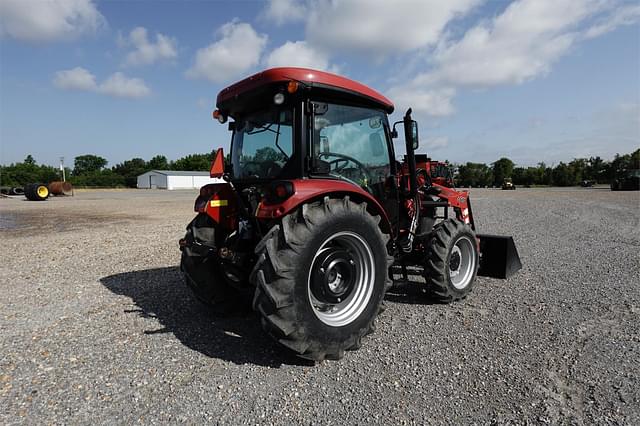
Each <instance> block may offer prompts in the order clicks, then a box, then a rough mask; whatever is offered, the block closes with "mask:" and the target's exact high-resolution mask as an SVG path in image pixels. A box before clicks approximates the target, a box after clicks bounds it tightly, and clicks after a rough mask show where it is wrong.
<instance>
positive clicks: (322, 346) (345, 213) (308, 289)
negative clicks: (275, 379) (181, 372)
mask: <svg viewBox="0 0 640 426" xmlns="http://www.w3.org/2000/svg"><path fill="white" fill-rule="evenodd" d="M379 222H380V218H379V217H378V216H372V215H371V214H370V213H369V212H367V210H366V204H364V203H363V204H356V203H354V202H352V201H350V200H349V197H345V198H344V199H329V198H328V197H327V198H325V199H324V200H323V201H321V202H314V203H311V204H305V205H303V206H302V207H301V208H300V209H298V210H297V211H296V212H294V213H291V214H289V215H287V216H285V217H284V218H283V220H282V222H281V223H280V224H279V225H276V226H274V227H273V228H272V229H271V230H270V231H269V232H268V234H267V235H266V236H265V237H264V238H263V240H262V241H261V242H260V243H259V244H258V246H257V247H256V253H257V254H258V262H257V264H256V266H255V268H254V270H253V272H252V275H251V278H252V281H253V282H254V284H255V286H256V292H255V296H254V301H253V308H254V310H255V311H256V312H257V313H258V315H259V316H260V319H261V323H262V327H263V328H264V330H265V331H266V332H267V333H268V334H270V335H271V336H272V337H273V338H275V339H276V340H277V341H278V342H279V343H280V344H282V345H284V346H286V347H287V348H289V349H291V350H293V351H294V352H295V353H296V354H298V356H300V357H303V358H306V359H311V360H314V361H321V360H323V359H340V358H342V357H343V356H344V351H345V350H354V349H357V348H359V347H360V344H361V339H362V338H363V337H364V336H365V335H367V334H369V333H371V332H373V330H374V326H375V324H374V322H375V318H376V317H377V315H378V314H379V313H380V311H381V308H382V301H383V298H384V294H385V292H386V291H387V289H388V288H389V287H390V286H391V280H390V278H389V274H388V270H389V267H390V266H391V263H392V262H393V258H392V257H390V256H389V255H388V252H387V248H386V243H387V242H388V241H389V236H388V235H386V234H384V233H383V232H382V231H381V229H380V227H379V226H378V224H379Z"/></svg>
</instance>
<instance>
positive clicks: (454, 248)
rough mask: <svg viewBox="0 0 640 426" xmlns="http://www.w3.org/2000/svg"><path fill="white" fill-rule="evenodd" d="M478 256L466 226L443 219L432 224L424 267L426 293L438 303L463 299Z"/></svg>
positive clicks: (476, 247) (468, 287)
mask: <svg viewBox="0 0 640 426" xmlns="http://www.w3.org/2000/svg"><path fill="white" fill-rule="evenodd" d="M479 260H480V255H479V253H478V242H477V239H476V234H475V233H474V232H473V230H472V229H471V227H469V225H466V224H464V223H462V222H460V221H459V220H455V219H447V220H445V221H443V222H441V223H439V224H438V225H436V226H435V228H434V229H433V231H432V233H431V237H430V239H429V249H428V253H427V260H426V263H425V268H424V274H425V276H424V278H425V280H426V281H427V292H428V293H429V295H430V296H431V297H433V298H434V299H436V300H437V301H439V302H442V303H448V302H453V301H456V300H460V299H463V298H465V297H466V296H467V294H469V292H471V289H472V288H473V285H474V283H475V279H476V275H477V273H478V266H479V263H480V262H479Z"/></svg>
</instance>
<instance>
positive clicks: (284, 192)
mask: <svg viewBox="0 0 640 426" xmlns="http://www.w3.org/2000/svg"><path fill="white" fill-rule="evenodd" d="M294 192H295V189H294V187H293V182H289V181H286V180H283V181H275V182H272V183H271V184H270V185H269V186H268V187H267V190H266V194H265V197H264V200H265V204H279V203H282V202H283V201H285V200H286V199H287V198H289V197H291V196H292V195H293V194H294Z"/></svg>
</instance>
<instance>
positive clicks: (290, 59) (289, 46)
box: [265, 41, 329, 70]
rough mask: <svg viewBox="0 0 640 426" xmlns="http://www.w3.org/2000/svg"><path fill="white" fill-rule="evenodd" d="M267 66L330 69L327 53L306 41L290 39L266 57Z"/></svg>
mask: <svg viewBox="0 0 640 426" xmlns="http://www.w3.org/2000/svg"><path fill="white" fill-rule="evenodd" d="M265 63H266V65H267V67H269V68H272V67H284V66H287V67H303V68H313V69H318V70H328V69H329V57H328V55H327V54H325V53H323V52H321V51H318V50H317V49H314V48H313V47H311V46H309V44H308V43H307V42H305V41H296V42H291V41H288V42H286V43H285V44H283V45H282V46H280V47H278V48H276V49H274V50H273V51H272V52H271V53H270V54H269V55H268V56H267V58H266V60H265Z"/></svg>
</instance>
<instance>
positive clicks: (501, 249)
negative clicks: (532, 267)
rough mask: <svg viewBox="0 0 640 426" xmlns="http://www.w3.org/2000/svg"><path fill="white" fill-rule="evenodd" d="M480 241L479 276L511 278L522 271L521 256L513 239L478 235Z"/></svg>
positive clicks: (501, 236) (502, 236)
mask: <svg viewBox="0 0 640 426" xmlns="http://www.w3.org/2000/svg"><path fill="white" fill-rule="evenodd" d="M478 238H479V239H480V269H478V275H480V276H483V277H491V278H509V277H510V276H512V275H513V274H515V273H516V272H518V271H519V270H520V269H522V263H520V256H518V250H517V249H516V245H515V244H514V242H513V238H512V237H507V236H504V235H485V234H478Z"/></svg>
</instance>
